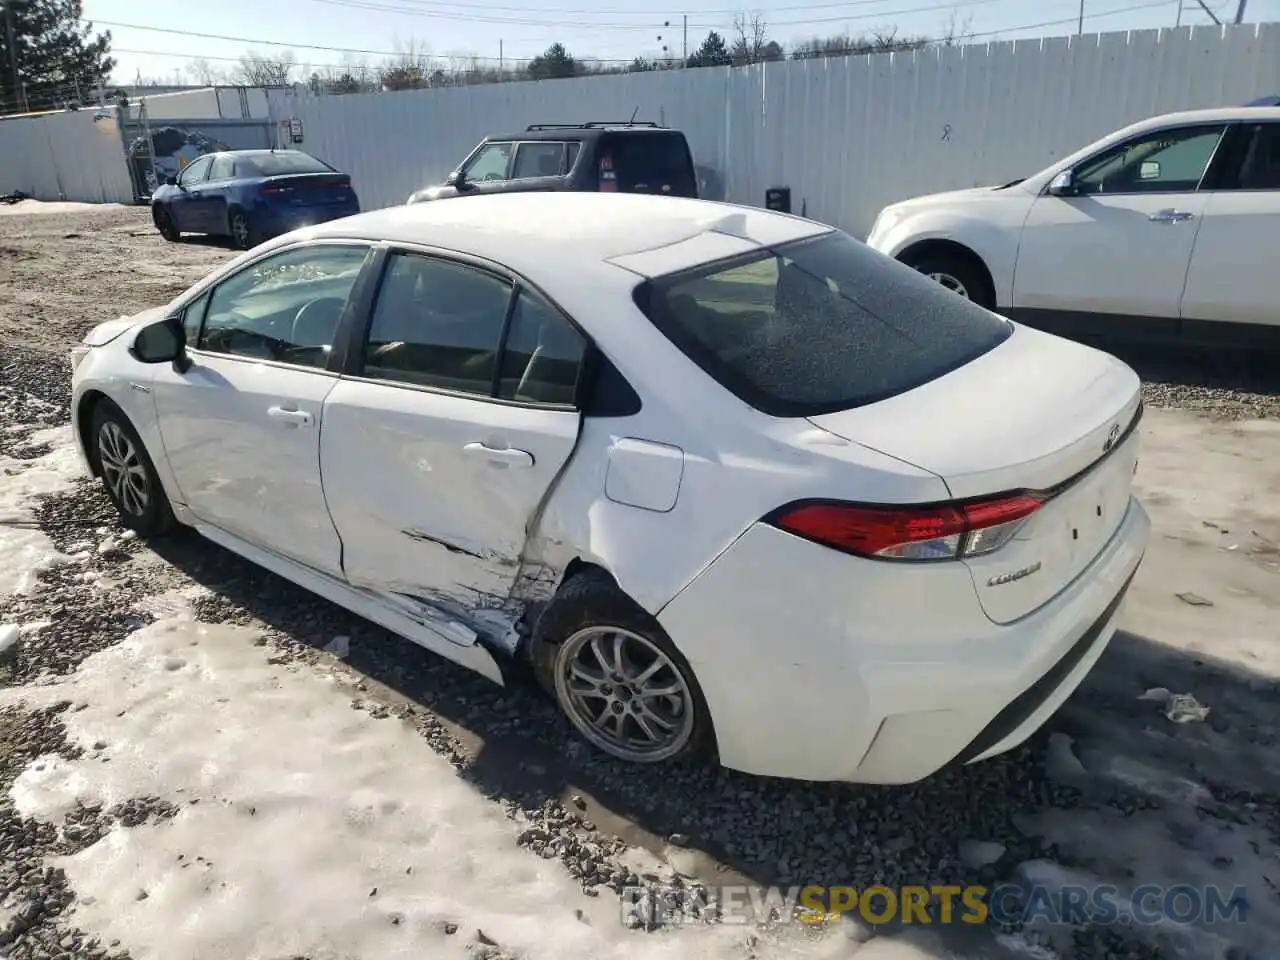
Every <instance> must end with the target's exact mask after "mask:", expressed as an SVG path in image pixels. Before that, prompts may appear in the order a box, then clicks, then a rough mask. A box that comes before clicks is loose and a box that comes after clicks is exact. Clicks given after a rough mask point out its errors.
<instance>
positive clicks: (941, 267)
mask: <svg viewBox="0 0 1280 960" xmlns="http://www.w3.org/2000/svg"><path fill="white" fill-rule="evenodd" d="M902 262H903V263H905V264H906V265H907V266H909V267H911V268H913V269H915V270H918V271H919V272H920V273H923V274H924V275H925V276H926V277H928V278H929V279H931V280H933V281H935V282H936V283H940V284H941V285H942V286H944V287H946V288H947V289H948V290H950V291H951V292H952V293H955V294H958V295H959V296H962V297H964V298H965V299H966V300H972V301H973V302H974V303H976V304H978V306H980V307H986V308H987V309H988V310H994V309H995V302H994V299H993V297H992V296H991V294H990V292H989V291H988V289H987V287H988V284H987V280H986V277H984V276H983V275H982V271H981V270H980V269H979V268H978V267H977V265H976V264H974V263H973V262H972V261H971V260H969V259H968V258H967V257H962V256H957V255H956V254H954V253H946V252H940V253H925V254H923V255H920V256H907V257H904V258H903V261H902Z"/></svg>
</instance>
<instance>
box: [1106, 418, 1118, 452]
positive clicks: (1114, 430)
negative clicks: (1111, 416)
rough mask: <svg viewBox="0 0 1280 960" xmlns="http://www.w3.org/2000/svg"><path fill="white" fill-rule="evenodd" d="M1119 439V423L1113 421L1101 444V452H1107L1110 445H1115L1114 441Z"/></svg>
mask: <svg viewBox="0 0 1280 960" xmlns="http://www.w3.org/2000/svg"><path fill="white" fill-rule="evenodd" d="M1119 439H1120V424H1118V423H1113V424H1112V425H1111V432H1110V433H1108V434H1107V440H1106V442H1105V443H1104V444H1103V445H1102V452H1103V453H1106V452H1108V451H1109V450H1110V449H1111V448H1112V447H1114V446H1115V445H1116V441H1117V440H1119Z"/></svg>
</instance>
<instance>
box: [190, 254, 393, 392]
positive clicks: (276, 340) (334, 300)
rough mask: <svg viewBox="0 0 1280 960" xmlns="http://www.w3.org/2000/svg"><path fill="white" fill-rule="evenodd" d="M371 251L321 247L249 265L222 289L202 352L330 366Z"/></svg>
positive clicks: (208, 317) (203, 334) (214, 297)
mask: <svg viewBox="0 0 1280 960" xmlns="http://www.w3.org/2000/svg"><path fill="white" fill-rule="evenodd" d="M367 252H368V251H367V250H366V248H365V247H363V246H346V245H335V244H316V245H314V246H310V247H301V248H298V249H294V250H288V251H286V252H284V253H278V254H276V255H275V256H271V257H267V258H266V259H264V260H259V261H257V262H256V263H254V264H252V265H250V266H248V267H245V268H244V269H243V270H241V271H240V272H239V273H237V274H235V275H234V276H231V277H229V278H228V279H226V280H224V281H222V283H220V284H218V285H217V286H216V287H214V289H213V292H212V294H211V295H210V297H209V306H208V310H207V311H206V312H205V318H204V325H203V327H202V329H201V331H200V338H199V349H201V350H206V351H208V352H210V353H222V354H227V355H230V356H235V357H247V358H251V359H255V360H276V361H280V362H283V363H292V364H297V365H299V366H308V367H324V366H325V365H326V363H327V362H328V359H329V352H330V348H331V347H332V345H333V340H334V337H335V335H336V334H337V331H338V324H339V321H340V320H341V319H342V314H343V311H344V310H345V309H346V305H347V298H348V297H349V296H350V295H351V289H352V288H353V287H354V286H355V283H356V279H357V278H358V277H359V275H360V270H361V267H363V265H364V261H365V257H366V254H367Z"/></svg>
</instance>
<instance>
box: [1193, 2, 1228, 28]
mask: <svg viewBox="0 0 1280 960" xmlns="http://www.w3.org/2000/svg"><path fill="white" fill-rule="evenodd" d="M1196 3H1198V4H1200V9H1201V10H1203V11H1204V12H1205V13H1206V14H1208V16H1209V19H1210V20H1212V21H1213V22H1214V24H1215V25H1216V26H1219V27H1220V26H1222V21H1221V20H1219V19H1218V15H1217V14H1216V13H1214V12H1213V11H1212V10H1210V9H1209V5H1208V4H1207V3H1205V2H1204V0H1196Z"/></svg>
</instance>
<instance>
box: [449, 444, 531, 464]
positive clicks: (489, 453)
mask: <svg viewBox="0 0 1280 960" xmlns="http://www.w3.org/2000/svg"><path fill="white" fill-rule="evenodd" d="M462 451H463V453H467V454H470V455H471V456H473V457H484V458H485V459H486V460H488V461H490V462H491V463H500V464H504V465H506V466H510V467H532V466H533V454H532V453H530V452H529V451H528V450H517V449H516V448H515V447H490V446H488V445H487V444H483V443H468V444H467V445H466V446H464V447H463V448H462Z"/></svg>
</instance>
